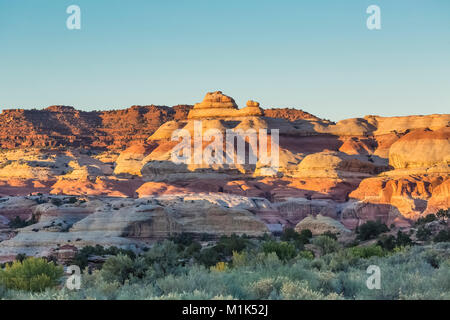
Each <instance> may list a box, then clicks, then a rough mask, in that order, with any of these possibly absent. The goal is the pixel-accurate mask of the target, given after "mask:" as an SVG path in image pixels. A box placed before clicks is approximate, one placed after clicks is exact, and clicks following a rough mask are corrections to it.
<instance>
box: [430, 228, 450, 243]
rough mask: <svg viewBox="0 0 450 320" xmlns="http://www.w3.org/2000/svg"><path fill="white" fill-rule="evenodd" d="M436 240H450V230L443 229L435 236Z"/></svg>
mask: <svg viewBox="0 0 450 320" xmlns="http://www.w3.org/2000/svg"><path fill="white" fill-rule="evenodd" d="M433 241H434V242H450V230H441V231H439V233H438V234H437V235H436V236H435V237H434V239H433Z"/></svg>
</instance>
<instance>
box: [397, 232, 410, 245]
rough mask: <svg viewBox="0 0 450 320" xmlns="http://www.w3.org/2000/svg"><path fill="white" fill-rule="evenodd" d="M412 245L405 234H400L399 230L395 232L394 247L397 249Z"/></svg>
mask: <svg viewBox="0 0 450 320" xmlns="http://www.w3.org/2000/svg"><path fill="white" fill-rule="evenodd" d="M412 244H413V241H412V240H411V238H410V237H409V236H408V235H407V234H406V233H403V232H401V231H400V230H399V231H398V232H397V239H396V246H397V247H406V246H410V245H412Z"/></svg>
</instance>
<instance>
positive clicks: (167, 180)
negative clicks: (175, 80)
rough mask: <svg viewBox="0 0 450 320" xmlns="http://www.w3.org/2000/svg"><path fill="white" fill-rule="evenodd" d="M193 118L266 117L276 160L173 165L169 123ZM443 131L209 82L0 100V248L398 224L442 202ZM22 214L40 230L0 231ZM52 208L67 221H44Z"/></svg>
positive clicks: (423, 119)
mask: <svg viewBox="0 0 450 320" xmlns="http://www.w3.org/2000/svg"><path fill="white" fill-rule="evenodd" d="M198 120H201V121H202V129H203V130H207V129H210V128H214V129H218V130H220V131H221V132H224V131H225V130H226V129H243V130H248V129H255V130H258V129H268V130H269V131H270V130H271V129H279V132H280V136H279V150H280V153H279V159H280V167H279V171H278V172H275V173H274V172H270V171H267V170H265V169H267V168H266V167H265V165H264V164H262V163H259V162H258V163H256V165H255V164H253V165H251V164H241V165H224V164H216V165H208V164H204V163H202V164H196V165H191V164H189V165H184V164H175V163H173V162H172V161H171V158H170V154H171V150H172V149H173V148H174V146H175V145H176V144H177V142H176V141H171V136H172V133H173V132H174V130H177V129H182V128H184V129H187V130H189V131H192V130H193V128H194V126H193V123H194V121H198ZM269 138H270V137H269ZM449 138H450V115H449V114H439V115H438V114H435V115H413V116H404V117H380V116H374V115H369V116H366V117H364V118H353V119H346V120H342V121H339V122H337V123H334V122H331V121H329V120H324V119H320V118H318V117H316V116H314V115H312V114H310V113H307V112H305V111H302V110H298V109H287V108H284V109H277V108H267V109H263V108H261V107H260V105H259V103H258V102H255V101H252V100H249V101H248V102H247V105H246V107H244V108H242V109H239V107H238V106H237V104H236V102H235V101H234V100H233V98H231V97H229V96H227V95H225V94H223V93H222V92H220V91H217V92H211V93H207V94H206V96H205V98H204V99H203V101H202V102H200V103H197V104H195V105H194V106H191V105H177V106H174V107H167V106H154V105H150V106H133V107H131V108H128V109H125V110H114V111H92V112H85V111H79V110H76V109H75V108H73V107H66V106H52V107H48V108H46V109H44V110H21V109H14V110H4V111H3V112H2V113H1V114H0V257H1V256H2V255H4V256H5V255H8V254H14V253H17V252H18V250H19V249H20V248H23V247H27V248H28V249H27V250H29V252H30V253H31V254H36V252H44V251H45V250H48V249H49V248H51V247H52V246H54V245H56V243H61V242H65V241H68V240H70V239H72V238H76V239H78V238H79V239H82V240H80V245H82V244H90V243H104V244H110V245H111V244H119V245H124V246H126V245H129V244H130V243H132V242H133V241H136V239H141V240H142V239H151V238H162V237H167V236H169V235H170V234H172V233H176V232H191V233H203V232H210V233H212V234H231V233H233V232H235V233H247V234H253V235H258V234H262V233H264V232H267V231H270V230H279V229H280V228H283V227H287V226H289V227H296V228H297V230H301V229H302V228H305V226H308V227H311V228H316V229H317V230H316V232H321V230H338V229H339V230H343V232H346V231H347V230H349V229H353V228H355V227H356V226H358V225H360V224H361V223H363V222H365V221H367V220H375V219H380V220H381V221H383V222H385V223H387V224H388V225H390V224H394V225H396V226H397V227H405V228H407V227H408V226H410V225H411V222H412V221H414V220H415V219H417V218H418V217H420V216H423V215H426V214H428V213H432V212H435V211H437V210H438V209H440V208H444V209H447V208H448V207H450V200H449V199H450V197H449V190H450V179H449V175H450V169H449V164H450V142H449ZM269 141H270V139H269ZM207 145H208V143H204V145H203V148H206V147H207ZM255 151H256V150H255ZM30 194H31V195H30ZM68 196H75V199H76V201H69V202H67V201H68V200H67V199H70V197H68ZM55 199H59V200H57V201H56V202H55ZM81 200H82V201H81ZM61 202H62V203H65V204H64V205H60V204H61ZM55 203H56V204H55ZM32 214H35V215H36V216H39V217H40V220H39V223H38V224H37V225H35V226H34V227H33V228H31V229H34V230H39V232H35V231H34V232H30V231H29V230H28V229H26V228H25V229H24V230H22V231H21V232H19V233H18V234H17V235H15V236H14V235H11V233H6V231H5V232H3V233H2V231H1V230H6V229H2V226H5V225H6V224H7V221H8V220H10V219H13V218H14V217H15V216H17V215H18V216H21V217H23V218H29V217H30V216H31V215H32ZM306 218H307V220H305V219H306ZM330 219H332V220H330ZM60 220H61V221H65V222H64V223H63V225H64V226H65V227H67V228H69V231H70V232H60V231H61V230H53V231H52V232H47V231H48V230H49V228H50V227H49V225H48V224H49V223H51V222H55V221H59V222H61V221H60ZM333 221H335V222H336V223H334V222H333ZM61 223H62V222H61ZM66 224H67V225H66ZM54 225H55V223H54V224H53V225H51V226H54ZM52 228H53V227H52ZM31 229H30V230H31ZM2 240H4V241H2ZM33 250H34V251H33ZM32 251H33V252H32Z"/></svg>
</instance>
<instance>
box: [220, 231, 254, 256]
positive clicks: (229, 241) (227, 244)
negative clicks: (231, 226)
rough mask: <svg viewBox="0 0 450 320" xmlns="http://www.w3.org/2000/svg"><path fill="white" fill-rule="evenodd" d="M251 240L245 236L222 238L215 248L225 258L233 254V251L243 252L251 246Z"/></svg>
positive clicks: (233, 235)
mask: <svg viewBox="0 0 450 320" xmlns="http://www.w3.org/2000/svg"><path fill="white" fill-rule="evenodd" d="M249 243H250V241H249V239H248V238H247V237H246V236H245V235H243V236H237V235H235V234H232V235H231V236H229V237H228V236H222V237H220V238H219V241H218V242H217V244H216V245H215V246H214V248H215V250H216V251H217V252H218V253H219V254H221V255H223V256H224V257H229V256H231V255H232V254H233V251H236V252H241V251H242V250H244V249H245V248H247V246H248V245H249Z"/></svg>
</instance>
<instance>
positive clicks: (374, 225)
mask: <svg viewBox="0 0 450 320" xmlns="http://www.w3.org/2000/svg"><path fill="white" fill-rule="evenodd" d="M388 231H389V228H388V227H387V225H386V224H384V223H381V221H379V220H377V221H367V222H366V223H364V224H362V225H360V226H359V227H358V229H357V233H358V236H357V239H358V240H361V241H366V240H370V239H375V238H376V237H377V236H378V235H380V234H381V233H384V232H388Z"/></svg>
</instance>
